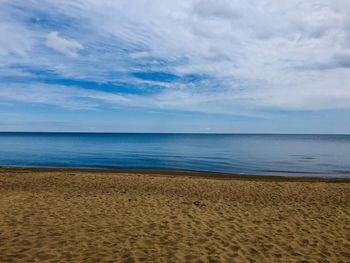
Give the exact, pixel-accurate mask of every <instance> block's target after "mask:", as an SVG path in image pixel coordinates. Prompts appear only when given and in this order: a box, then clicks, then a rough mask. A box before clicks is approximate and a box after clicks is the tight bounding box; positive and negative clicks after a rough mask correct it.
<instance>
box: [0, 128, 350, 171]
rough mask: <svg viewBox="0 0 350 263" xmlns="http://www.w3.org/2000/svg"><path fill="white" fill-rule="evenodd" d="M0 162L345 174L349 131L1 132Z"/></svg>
mask: <svg viewBox="0 0 350 263" xmlns="http://www.w3.org/2000/svg"><path fill="white" fill-rule="evenodd" d="M0 166H34V167H84V168H137V169H177V170H196V171H212V172H228V173H239V174H256V175H289V176H290V175H294V176H322V177H350V135H275V134H274V135H272V134H270V135H267V134H264V135H258V134H127V133H125V134H121V133H119V134H106V133H0Z"/></svg>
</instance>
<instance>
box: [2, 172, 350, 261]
mask: <svg viewBox="0 0 350 263" xmlns="http://www.w3.org/2000/svg"><path fill="white" fill-rule="evenodd" d="M0 211H1V212H0V262H344V263H345V262H349V259H350V183H349V179H339V180H325V179H317V178H316V179H313V178H282V177H254V176H247V177H242V176H234V175H224V174H204V173H191V172H166V171H163V172H159V171H158V172H157V171H98V170H78V169H28V168H27V169H24V168H23V169H20V168H0Z"/></svg>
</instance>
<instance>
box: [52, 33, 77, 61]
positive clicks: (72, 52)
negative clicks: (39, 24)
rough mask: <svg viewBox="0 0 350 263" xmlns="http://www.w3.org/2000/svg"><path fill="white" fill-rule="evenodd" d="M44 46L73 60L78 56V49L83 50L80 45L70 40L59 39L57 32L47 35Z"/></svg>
mask: <svg viewBox="0 0 350 263" xmlns="http://www.w3.org/2000/svg"><path fill="white" fill-rule="evenodd" d="M46 45H47V46H48V47H49V48H52V49H54V50H56V51H57V52H59V53H62V54H64V55H66V56H68V57H73V58H74V57H77V56H78V51H79V50H80V49H83V46H82V45H81V44H80V43H78V42H77V41H75V40H72V39H65V38H63V37H60V36H59V35H58V32H51V33H50V34H48V36H47V40H46Z"/></svg>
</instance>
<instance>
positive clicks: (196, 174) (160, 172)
mask: <svg viewBox="0 0 350 263" xmlns="http://www.w3.org/2000/svg"><path fill="white" fill-rule="evenodd" d="M18 172H24V173H40V172H50V173H55V172H65V173H67V172H68V173H79V174H81V173H89V174H95V173H99V174H116V175H118V174H125V173H128V174H138V175H148V176H162V177H174V176H178V177H187V178H188V177H191V178H205V179H212V180H215V179H216V180H242V181H267V182H329V183H350V177H320V176H298V175H297V176H290V175H286V176H280V175H254V174H235V173H224V172H205V171H194V170H176V169H137V168H135V169H132V168H128V169H124V168H121V169H119V168H113V169H111V168H71V167H62V168H61V167H29V166H0V175H1V174H2V173H18Z"/></svg>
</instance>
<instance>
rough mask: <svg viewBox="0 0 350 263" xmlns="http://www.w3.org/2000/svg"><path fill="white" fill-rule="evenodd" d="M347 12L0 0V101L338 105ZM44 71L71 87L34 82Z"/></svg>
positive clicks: (317, 0)
mask: <svg viewBox="0 0 350 263" xmlns="http://www.w3.org/2000/svg"><path fill="white" fill-rule="evenodd" d="M349 12H350V6H349V1H347V0H335V1H328V0H310V1H307V2H305V1H295V0H287V1H283V2H281V1H277V0H262V1H253V2H252V1H238V0H237V1H236V0H234V1H226V0H219V1H213V0H198V1H197V0H190V1H160V0H153V1H146V0H141V1H137V3H136V2H135V3H134V2H130V1H126V0H118V1H108V0H101V1H93V0H84V1H83V0H75V1H68V0H63V1H57V0H50V1H44V2H42V1H37V0H30V1H25V2H23V1H17V0H13V1H2V2H1V3H0V17H2V18H1V20H3V21H2V23H1V24H0V34H1V35H2V36H4V37H1V38H0V58H1V62H0V67H1V71H2V72H3V73H1V76H2V77H4V75H6V77H11V78H10V80H8V81H5V80H3V81H2V82H3V83H2V85H1V86H0V89H1V91H2V92H1V93H0V100H1V101H5V100H6V101H10V100H21V101H23V102H25V101H27V102H32V103H47V104H55V105H58V106H62V107H70V108H98V107H111V106H113V105H119V106H120V105H121V106H125V107H144V108H152V109H153V108H156V109H171V110H180V111H200V112H219V113H225V114H247V112H250V113H251V114H258V113H259V112H260V111H263V110H265V109H276V110H322V109H337V108H346V109H350V77H349V76H350V61H349V54H350V18H349ZM62 55H63V56H62ZM72 58H73V59H72ZM18 66H21V70H19V68H20V67H18ZM4 72H6V73H4ZM47 72H52V73H53V74H54V75H55V76H57V78H59V79H65V80H67V79H68V80H74V81H75V83H76V85H70V86H68V85H65V84H64V83H51V84H48V83H42V82H40V79H43V77H45V74H47ZM13 78H21V81H22V82H23V81H26V82H27V88H23V87H22V86H21V87H20V86H19V85H18V84H16V83H14V80H13ZM83 81H89V82H94V83H96V85H94V87H93V88H91V87H89V89H86V87H85V86H84V87H79V85H78V84H79V82H83ZM17 82H18V79H17ZM117 82H118V83H122V84H120V85H119V84H118V85H115V83H117ZM99 84H104V85H110V88H109V89H101V88H98V85H99ZM28 87H30V88H28ZM104 87H105V86H104ZM145 90H147V92H145ZM31 92H32V94H36V95H35V96H33V95H32V94H31ZM11 94H12V95H11ZM39 94H42V95H41V97H40V96H39ZM38 96H39V97H38ZM57 98H59V99H57ZM51 100H52V102H51Z"/></svg>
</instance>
